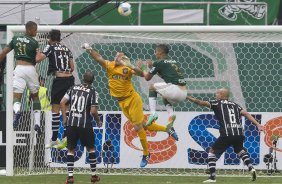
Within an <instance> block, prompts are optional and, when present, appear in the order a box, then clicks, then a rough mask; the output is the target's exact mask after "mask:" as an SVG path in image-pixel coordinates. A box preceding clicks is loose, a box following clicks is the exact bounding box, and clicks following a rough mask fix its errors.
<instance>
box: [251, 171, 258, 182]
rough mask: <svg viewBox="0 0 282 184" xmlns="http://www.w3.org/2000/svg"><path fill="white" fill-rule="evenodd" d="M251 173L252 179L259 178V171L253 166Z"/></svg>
mask: <svg viewBox="0 0 282 184" xmlns="http://www.w3.org/2000/svg"><path fill="white" fill-rule="evenodd" d="M250 173H251V176H252V181H256V179H257V172H256V170H255V169H254V168H253V169H252V170H251V171H250Z"/></svg>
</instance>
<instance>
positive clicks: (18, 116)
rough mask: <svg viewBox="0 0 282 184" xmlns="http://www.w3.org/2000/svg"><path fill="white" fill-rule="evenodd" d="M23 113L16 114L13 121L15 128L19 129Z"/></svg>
mask: <svg viewBox="0 0 282 184" xmlns="http://www.w3.org/2000/svg"><path fill="white" fill-rule="evenodd" d="M21 115H22V113H21V112H17V113H16V114H14V121H13V127H14V128H17V127H18V125H19V122H20V118H21Z"/></svg>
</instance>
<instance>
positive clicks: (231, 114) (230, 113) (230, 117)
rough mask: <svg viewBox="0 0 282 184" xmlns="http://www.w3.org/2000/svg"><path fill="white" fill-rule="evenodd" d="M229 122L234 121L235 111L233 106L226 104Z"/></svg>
mask: <svg viewBox="0 0 282 184" xmlns="http://www.w3.org/2000/svg"><path fill="white" fill-rule="evenodd" d="M227 109H228V114H229V121H230V123H236V117H235V111H234V108H233V107H229V106H227Z"/></svg>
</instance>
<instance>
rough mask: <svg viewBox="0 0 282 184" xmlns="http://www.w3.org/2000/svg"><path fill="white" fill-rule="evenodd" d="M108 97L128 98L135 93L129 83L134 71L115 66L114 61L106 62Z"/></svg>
mask: <svg viewBox="0 0 282 184" xmlns="http://www.w3.org/2000/svg"><path fill="white" fill-rule="evenodd" d="M106 62H107V64H106V69H107V74H108V80H109V82H108V83H109V89H110V95H111V96H113V97H118V98H120V97H128V96H130V95H131V94H132V92H134V91H135V89H134V88H133V85H132V83H131V78H132V74H134V71H133V70H132V69H130V68H128V67H126V66H115V61H106Z"/></svg>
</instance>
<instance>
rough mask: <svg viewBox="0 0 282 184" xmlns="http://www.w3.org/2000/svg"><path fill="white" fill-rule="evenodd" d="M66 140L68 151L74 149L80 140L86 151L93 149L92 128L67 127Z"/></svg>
mask: <svg viewBox="0 0 282 184" xmlns="http://www.w3.org/2000/svg"><path fill="white" fill-rule="evenodd" d="M67 139H68V144H67V148H68V149H70V150H72V149H75V148H76V145H77V141H78V139H80V142H81V144H82V146H85V147H86V148H88V149H92V148H94V144H95V137H94V131H93V128H92V126H88V127H86V128H82V127H76V126H75V127H74V126H67Z"/></svg>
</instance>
